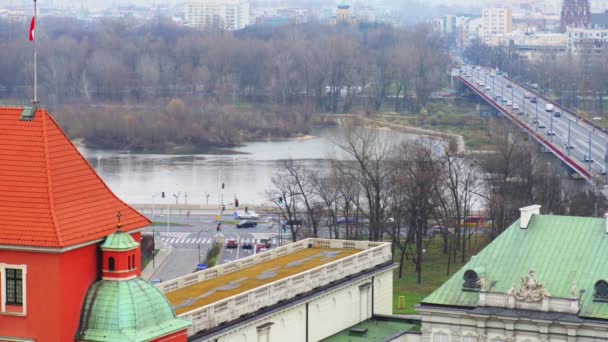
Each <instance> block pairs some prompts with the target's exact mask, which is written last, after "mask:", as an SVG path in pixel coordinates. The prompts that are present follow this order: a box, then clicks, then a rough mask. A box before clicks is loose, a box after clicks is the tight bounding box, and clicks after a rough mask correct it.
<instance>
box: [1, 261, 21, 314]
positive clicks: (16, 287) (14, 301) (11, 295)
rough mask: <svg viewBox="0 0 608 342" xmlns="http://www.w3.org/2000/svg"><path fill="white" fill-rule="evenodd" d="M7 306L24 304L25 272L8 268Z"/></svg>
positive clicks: (6, 279)
mask: <svg viewBox="0 0 608 342" xmlns="http://www.w3.org/2000/svg"><path fill="white" fill-rule="evenodd" d="M4 271H5V274H6V275H5V277H6V278H5V281H6V301H5V302H6V304H9V305H22V304H23V270H20V269H16V268H6V269H4Z"/></svg>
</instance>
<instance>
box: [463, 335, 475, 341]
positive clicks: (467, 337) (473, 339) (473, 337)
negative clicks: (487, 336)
mask: <svg viewBox="0 0 608 342" xmlns="http://www.w3.org/2000/svg"><path fill="white" fill-rule="evenodd" d="M462 342H477V337H475V336H472V335H468V336H465V337H463V338H462Z"/></svg>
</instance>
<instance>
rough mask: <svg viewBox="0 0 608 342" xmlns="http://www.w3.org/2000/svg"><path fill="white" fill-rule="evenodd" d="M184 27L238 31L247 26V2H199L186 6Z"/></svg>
mask: <svg viewBox="0 0 608 342" xmlns="http://www.w3.org/2000/svg"><path fill="white" fill-rule="evenodd" d="M185 17H186V25H188V26H191V27H196V28H217V29H224V30H229V31H231V30H240V29H242V28H245V27H246V26H248V25H249V17H250V4H249V0H199V1H195V2H190V3H187V4H186V15H185Z"/></svg>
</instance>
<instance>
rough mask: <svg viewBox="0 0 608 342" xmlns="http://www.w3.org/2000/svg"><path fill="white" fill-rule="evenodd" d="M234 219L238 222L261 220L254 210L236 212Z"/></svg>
mask: <svg viewBox="0 0 608 342" xmlns="http://www.w3.org/2000/svg"><path fill="white" fill-rule="evenodd" d="M234 218H236V219H237V220H257V219H259V218H260V215H258V214H256V212H255V211H253V210H248V211H247V212H239V211H237V212H235V213H234Z"/></svg>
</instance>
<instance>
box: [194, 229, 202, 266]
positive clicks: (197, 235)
mask: <svg viewBox="0 0 608 342" xmlns="http://www.w3.org/2000/svg"><path fill="white" fill-rule="evenodd" d="M202 232H204V230H202V229H201V230H200V231H199V232H198V234H196V241H197V244H198V263H199V264H202V263H203V261H202V259H201V258H202V255H201V240H200V237H201V233H202Z"/></svg>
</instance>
